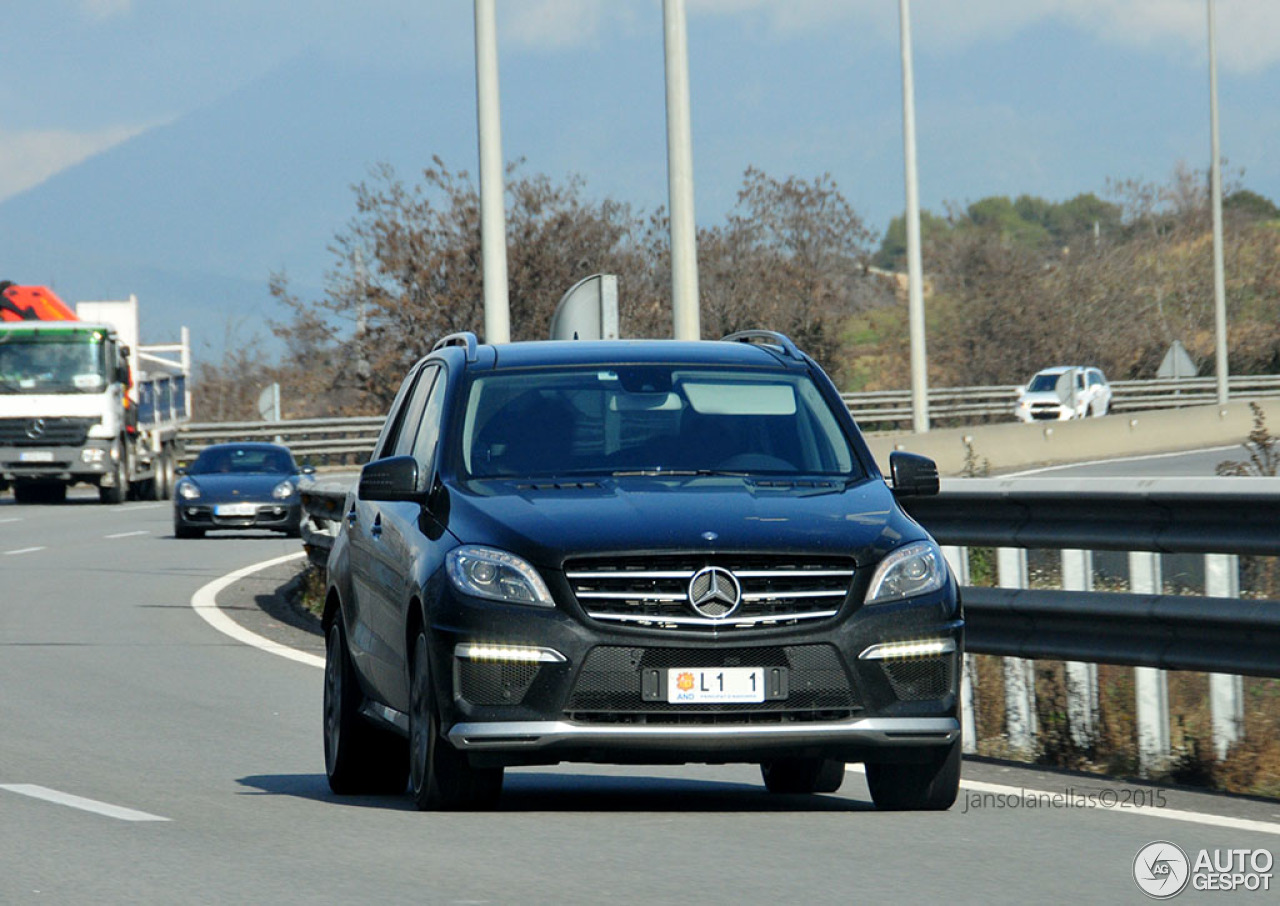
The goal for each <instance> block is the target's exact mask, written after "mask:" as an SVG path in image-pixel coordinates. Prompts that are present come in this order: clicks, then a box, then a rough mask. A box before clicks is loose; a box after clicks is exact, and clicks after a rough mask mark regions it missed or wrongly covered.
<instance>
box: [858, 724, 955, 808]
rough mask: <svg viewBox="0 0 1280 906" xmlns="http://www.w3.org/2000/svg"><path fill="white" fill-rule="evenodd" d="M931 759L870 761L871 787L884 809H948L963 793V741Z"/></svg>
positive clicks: (874, 799) (933, 754)
mask: <svg viewBox="0 0 1280 906" xmlns="http://www.w3.org/2000/svg"><path fill="white" fill-rule="evenodd" d="M930 756H931V757H930V758H929V760H928V761H924V762H920V763H908V764H895V763H888V764H875V763H868V764H867V788H868V789H869V790H870V791H871V799H872V801H873V802H875V804H876V808H878V809H880V810H882V811H891V812H901V811H945V810H946V809H949V808H951V806H952V805H953V804H955V801H956V796H957V795H959V793H960V740H959V739H958V738H957V739H956V740H955V742H953V743H951V744H950V745H949V746H946V747H944V748H942V749H941V750H940V751H937V752H931V753H930Z"/></svg>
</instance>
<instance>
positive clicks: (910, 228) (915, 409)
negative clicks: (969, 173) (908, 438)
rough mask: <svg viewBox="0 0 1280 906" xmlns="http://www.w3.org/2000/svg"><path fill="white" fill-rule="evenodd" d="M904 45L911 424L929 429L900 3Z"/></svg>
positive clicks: (906, 22)
mask: <svg viewBox="0 0 1280 906" xmlns="http://www.w3.org/2000/svg"><path fill="white" fill-rule="evenodd" d="M898 15H899V18H900V19H901V30H900V35H901V42H902V142H903V157H904V160H905V164H906V167H905V169H906V181H907V210H906V221H907V320H908V325H909V333H910V337H911V423H912V427H913V429H914V430H915V432H916V433H917V434H924V433H926V432H927V431H928V430H929V371H928V361H929V360H928V355H927V353H926V351H925V330H924V287H923V286H922V285H921V281H922V280H923V275H922V268H921V265H920V187H919V183H918V180H917V177H916V103H915V82H914V79H913V77H912V72H911V9H910V3H909V0H898Z"/></svg>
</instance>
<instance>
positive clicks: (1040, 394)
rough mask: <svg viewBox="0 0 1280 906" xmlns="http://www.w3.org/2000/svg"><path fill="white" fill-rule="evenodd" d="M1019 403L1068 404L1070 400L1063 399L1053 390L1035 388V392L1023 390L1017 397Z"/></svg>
mask: <svg viewBox="0 0 1280 906" xmlns="http://www.w3.org/2000/svg"><path fill="white" fill-rule="evenodd" d="M1018 402H1020V403H1054V404H1055V405H1062V406H1069V405H1071V401H1070V400H1065V401H1064V400H1063V399H1062V397H1060V396H1058V393H1057V391H1055V390H1037V391H1035V392H1029V391H1028V392H1024V393H1023V394H1022V395H1021V396H1020V397H1018Z"/></svg>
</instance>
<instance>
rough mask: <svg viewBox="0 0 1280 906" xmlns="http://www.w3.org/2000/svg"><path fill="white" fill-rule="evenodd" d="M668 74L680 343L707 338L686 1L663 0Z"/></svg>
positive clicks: (675, 314)
mask: <svg viewBox="0 0 1280 906" xmlns="http://www.w3.org/2000/svg"><path fill="white" fill-rule="evenodd" d="M662 28H663V47H664V50H665V52H666V70H667V193H668V196H669V198H670V206H671V312H672V318H673V320H674V329H675V338H676V339H677V340H697V339H701V337H702V324H701V321H700V316H699V313H698V230H697V225H696V223H695V222H694V217H693V130H692V128H691V127H690V125H689V40H688V33H687V31H686V29H685V12H684V0H662Z"/></svg>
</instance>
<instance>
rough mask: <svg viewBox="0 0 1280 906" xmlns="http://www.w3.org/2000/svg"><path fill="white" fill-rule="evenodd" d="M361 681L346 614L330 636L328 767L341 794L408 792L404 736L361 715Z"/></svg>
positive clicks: (327, 656) (326, 677)
mask: <svg viewBox="0 0 1280 906" xmlns="http://www.w3.org/2000/svg"><path fill="white" fill-rule="evenodd" d="M360 703H361V695H360V681H359V680H358V679H357V678H356V675H355V668H354V667H353V666H352V664H351V653H350V651H349V650H348V649H347V637H346V633H345V632H344V631H343V628H342V615H341V614H338V615H337V616H335V617H334V620H333V624H332V625H331V626H330V627H329V632H328V633H327V634H326V636H325V658H324V767H325V773H326V774H327V775H328V777H329V789H331V790H333V791H334V792H335V793H337V794H338V795H340V796H341V795H352V794H362V793H363V794H373V793H387V794H391V793H402V792H404V786H405V780H406V775H407V774H408V769H409V763H408V758H407V757H406V753H405V742H404V739H403V738H401V737H399V736H396V735H395V734H393V733H391V732H389V731H387V730H383V729H381V728H379V727H375V726H374V725H373V724H371V723H369V722H368V721H366V720H365V719H364V718H363V717H361V716H360Z"/></svg>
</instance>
